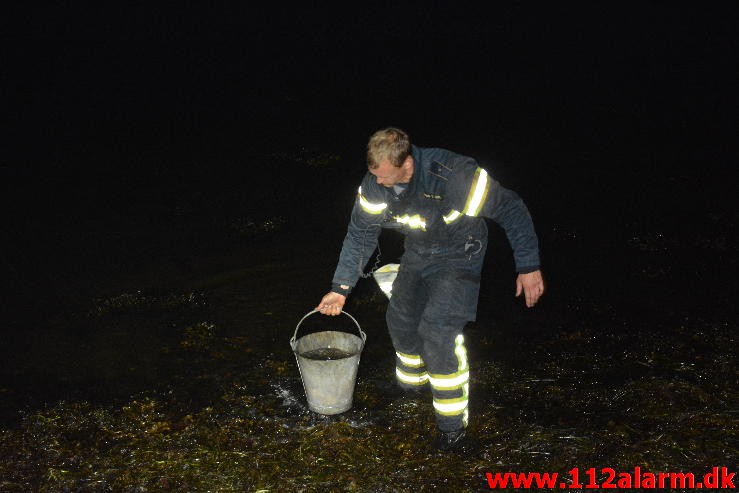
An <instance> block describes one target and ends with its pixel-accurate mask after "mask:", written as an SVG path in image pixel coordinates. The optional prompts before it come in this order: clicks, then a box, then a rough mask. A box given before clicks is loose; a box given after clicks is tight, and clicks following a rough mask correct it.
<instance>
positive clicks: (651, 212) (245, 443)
mask: <svg viewBox="0 0 739 493" xmlns="http://www.w3.org/2000/svg"><path fill="white" fill-rule="evenodd" d="M277 159H283V160H284V159H290V160H292V161H293V165H294V166H298V165H300V166H303V165H305V164H306V161H305V160H302V161H300V162H297V161H299V160H296V159H295V157H294V156H292V157H288V158H285V157H284V156H282V157H278V158H277ZM308 164H309V168H310V169H309V172H310V173H326V175H325V176H326V178H327V182H330V181H331V180H330V178H331V177H333V176H336V175H335V168H332V166H334V165H335V163H333V160H332V158H331V157H330V156H329V157H327V156H326V155H322V156H321V157H320V159H318V160H317V161H314V162H313V164H312V165H311V164H310V163H308ZM352 178H353V177H352ZM675 180H677V183H675V182H674V181H673V183H672V184H671V185H670V186H669V187H665V188H664V189H663V190H662V191H661V193H662V194H663V195H662V196H663V198H665V200H663V201H661V202H659V203H660V204H662V205H660V206H656V207H654V206H653V207H646V205H647V202H646V201H643V202H641V205H639V203H636V202H634V201H633V200H628V201H626V202H625V204H626V205H625V206H624V207H620V206H619V205H618V204H614V205H607V206H602V205H596V203H595V201H593V202H591V203H590V204H574V203H572V199H568V197H566V196H556V195H551V194H550V195H549V196H544V195H541V196H539V195H536V194H535V193H532V190H534V189H535V188H536V186H537V184H538V183H540V182H536V181H535V182H534V183H533V184H531V185H530V187H531V188H530V189H525V190H524V191H523V193H522V195H523V196H524V197H525V198H527V197H528V198H527V202H529V205H530V208H531V209H532V213H533V215H534V217H535V219H536V222H537V229H538V231H539V234H540V238H541V244H542V252H543V258H544V264H545V275H546V280H547V283H548V292H547V294H546V296H545V298H544V299H543V300H542V302H541V303H540V305H539V306H537V307H536V308H535V309H532V310H529V309H526V308H525V307H524V306H523V305H522V303H521V301H520V300H517V299H515V298H514V297H513V292H514V284H513V281H514V276H515V273H514V272H513V267H512V261H511V256H510V251H509V250H508V249H507V245H506V242H505V238H504V236H503V235H502V233H501V232H500V231H499V230H497V229H496V228H495V227H494V226H493V227H492V231H491V246H490V248H489V251H488V259H487V261H486V267H485V272H484V282H483V285H482V293H481V297H480V305H479V314H478V320H477V321H476V322H474V323H471V324H469V326H468V327H467V328H466V330H465V335H466V341H467V345H468V349H469V354H470V365H471V372H472V373H471V374H472V377H471V390H470V392H471V401H470V402H471V404H470V415H471V420H470V427H469V432H470V440H469V441H468V443H467V444H466V445H465V447H464V448H463V449H462V450H460V451H459V452H455V453H451V454H441V453H437V452H434V451H432V450H431V449H430V448H429V447H428V441H429V440H430V439H431V438H432V437H433V432H434V425H433V415H432V411H431V403H430V396H428V395H422V396H420V397H413V396H410V397H407V396H402V395H400V394H398V393H397V391H396V390H395V389H394V386H393V385H392V381H393V371H394V368H393V365H394V358H393V352H392V348H391V345H390V341H389V338H388V335H387V333H386V329H385V325H384V310H385V307H386V303H387V302H386V300H385V298H384V297H383V296H382V294H381V293H380V291H379V290H378V289H377V288H376V287H375V286H374V284H373V283H372V282H371V280H363V281H360V284H359V285H358V287H357V289H356V290H355V292H354V293H353V295H352V297H351V299H350V302H349V303H348V305H347V306H346V310H347V311H348V312H350V313H351V314H352V315H354V316H355V317H356V318H357V320H358V321H359V322H360V324H361V326H362V329H363V330H364V331H365V332H366V333H367V337H368V338H367V344H366V347H365V349H364V351H363V353H362V358H361V363H360V366H359V374H358V378H357V386H356V392H355V398H354V406H353V408H352V409H351V410H350V411H348V412H346V413H344V414H342V415H339V416H333V417H325V416H320V415H317V414H315V413H312V412H311V411H309V410H308V409H307V406H306V401H305V395H304V392H303V388H302V384H301V381H300V376H299V373H298V369H297V365H296V362H295V358H294V355H293V353H292V351H291V349H290V346H289V343H288V341H289V339H290V337H291V336H292V334H293V330H294V329H295V326H296V324H297V322H298V321H299V320H300V318H301V317H302V316H303V315H304V314H306V313H307V312H308V311H310V310H311V309H312V307H313V306H314V305H315V304H316V303H317V302H318V300H319V299H320V296H321V295H322V294H323V293H324V292H325V291H326V289H327V287H328V285H329V282H330V277H331V274H332V272H333V268H334V263H335V260H336V257H337V255H338V250H339V247H340V242H341V238H342V235H343V231H344V230H345V222H346V215H347V213H348V207H350V205H351V195H352V193H353V192H352V190H354V188H353V186H349V183H350V181H351V180H348V179H347V180H344V181H346V183H344V182H343V181H340V183H339V184H338V185H342V187H343V185H346V187H343V188H342V192H341V193H336V194H334V196H332V195H331V194H330V193H324V194H322V195H321V197H322V198H319V199H314V200H312V201H310V197H311V196H310V194H308V193H307V192H305V191H302V192H301V191H299V190H298V191H295V189H291V190H292V191H293V192H295V194H296V196H294V197H291V198H290V200H293V201H294V202H290V203H292V204H300V206H299V207H294V208H286V207H284V206H280V207H278V206H277V205H276V204H277V202H269V201H267V200H262V201H261V202H260V205H259V206H258V207H257V206H255V205H254V204H255V202H248V201H246V202H245V201H244V200H245V199H243V197H241V196H240V195H238V194H236V193H233V192H234V190H235V189H236V188H237V187H228V186H225V185H224V184H223V183H221V188H220V189H218V187H215V188H214V189H215V190H217V191H219V192H220V193H219V194H218V197H220V199H219V200H220V202H217V200H215V198H214V197H215V196H216V194H214V193H211V192H212V190H211V191H208V190H205V191H204V192H203V194H202V196H201V198H200V199H198V198H197V195H196V194H193V193H192V188H187V187H185V186H183V187H181V189H177V190H174V191H173V190H172V189H171V188H170V189H169V192H168V194H167V195H166V196H165V197H164V198H162V196H160V195H157V194H156V193H155V192H154V190H155V189H156V187H152V188H151V190H150V192H151V193H149V194H148V195H147V194H146V193H145V192H139V193H140V194H141V196H140V197H139V199H141V200H136V201H134V202H133V203H132V205H130V206H126V207H118V208H116V209H115V210H116V211H118V212H117V214H115V215H114V214H112V213H110V210H112V209H106V212H101V213H99V216H96V215H95V213H94V212H90V211H91V209H90V207H89V206H90V204H89V203H87V202H81V203H80V204H79V207H78V209H79V210H86V211H88V213H87V214H85V215H84V217H85V219H84V220H82V223H83V224H82V225H77V226H75V227H73V226H72V225H73V223H74V220H72V219H69V218H67V219H65V220H63V221H62V223H61V224H62V226H59V222H58V221H59V220H60V219H59V218H60V217H62V215H61V214H60V215H59V217H54V218H53V220H49V221H46V222H45V223H43V224H45V225H46V226H45V227H40V228H38V229H37V230H34V232H35V233H38V234H39V236H34V238H37V239H34V240H33V241H32V240H24V241H26V242H25V243H23V242H22V241H21V240H19V239H18V238H17V237H14V238H11V239H10V241H11V242H13V241H14V242H15V244H16V246H19V247H21V246H28V245H32V247H31V248H26V249H21V248H19V249H17V250H15V251H14V252H15V253H14V254H13V256H12V257H10V256H9V255H6V258H5V260H4V262H5V266H6V267H7V271H8V272H9V279H10V281H11V284H12V285H13V290H14V296H13V297H12V298H10V300H11V301H12V303H9V305H10V306H6V309H7V314H6V315H4V328H3V337H4V339H5V342H4V344H3V347H2V353H3V354H2V362H3V363H2V374H1V377H2V380H0V411H1V412H0V415H1V416H2V430H0V435H1V436H2V440H0V458H1V459H2V460H0V491H7V492H27V491H49V492H51V491H54V492H57V491H59V492H61V491H90V492H93V491H94V492H98V491H130V492H134V491H135V492H143V491H315V492H324V491H366V492H391V491H392V492H395V491H398V492H404V491H485V490H488V489H489V488H488V483H487V480H486V473H487V472H491V473H495V472H506V471H510V472H527V471H538V472H559V473H561V474H566V473H567V472H568V471H571V470H572V469H573V468H576V467H577V468H580V470H581V471H585V470H586V469H587V468H591V467H594V468H597V478H596V479H597V481H598V482H603V481H605V480H606V479H607V475H606V474H605V473H604V472H602V471H601V468H607V467H608V468H613V469H615V470H616V471H625V472H628V471H633V470H634V468H635V467H637V466H638V467H640V468H642V470H644V471H652V472H661V471H684V472H693V473H696V475H702V474H704V473H705V472H707V471H709V470H710V468H712V467H714V466H719V467H720V466H726V467H729V468H730V469H731V470H733V471H736V467H737V463H739V402H738V400H737V395H738V394H739V393H738V390H739V370H738V369H737V368H738V367H737V342H738V341H737V338H738V336H737V333H738V332H737V320H738V319H737V310H736V307H735V304H734V301H733V296H734V293H736V289H737V280H736V277H735V272H736V267H737V264H736V259H737V255H736V254H737V250H736V248H737V247H736V245H737V239H738V235H737V215H736V211H731V210H724V209H723V208H722V206H721V205H720V203H716V204H714V205H710V201H706V203H705V204H702V205H701V207H699V208H697V209H693V210H692V211H691V215H689V216H687V215H684V214H680V210H681V209H680V207H681V206H680V205H679V201H678V199H677V198H674V197H673V194H672V191H673V188H674V187H677V191H678V192H680V191H681V187H683V188H685V189H687V188H688V187H689V185H688V184H687V183H682V182H680V177H677V178H676V179H675ZM541 181H543V179H541ZM521 182H523V181H521ZM334 183H335V182H334ZM338 185H337V186H338ZM326 187H327V185H324V188H321V189H320V190H323V191H325V190H324V189H325V188H326ZM344 188H346V191H345V192H344V191H343V189H344ZM527 192H528V193H527ZM632 193H633V195H634V197H636V196H637V195H638V192H632ZM596 195H597V194H595V193H593V196H592V197H591V198H593V199H595V197H596ZM675 196H679V193H676V194H675ZM142 197H143V198H142ZM157 197H158V199H157ZM194 197H195V198H194ZM224 197H225V198H224ZM634 197H631V198H632V199H633V198H634ZM626 198H628V197H626ZM144 199H145V200H144ZM273 199H274V200H284V201H287V199H286V198H284V197H276V198H275V197H273ZM545 199H546V200H545ZM586 199H587V197H586ZM303 200H305V202H302V201H303ZM214 201H215V202H217V204H216V205H213V204H214ZM650 203H651V202H650ZM134 204H135V205H134ZM206 204H207V205H206ZM707 204H708V205H707ZM693 205H695V204H693ZM309 206H310V207H313V208H314V209H312V210H314V211H320V213H312V212H311V211H310V210H306V207H309ZM673 206H675V207H673ZM593 208H595V209H596V211H593V210H592V209H593ZM296 210H297V212H296ZM636 211H647V212H646V213H642V214H636V213H635V212H636ZM77 217H79V216H77ZM52 223H54V224H56V226H55V227H49V226H48V225H49V224H52ZM25 228H26V229H25V230H24V231H26V232H31V230H32V227H31V226H25ZM41 245H45V246H41ZM49 245H52V246H49ZM381 245H382V246H383V262H384V261H393V260H396V259H397V256H398V255H399V253H400V244H399V241H398V238H396V237H394V236H392V235H386V236H385V235H384V236H383V238H382V242H381ZM8 251H10V250H8ZM306 325H307V326H309V327H307V328H308V329H311V330H312V329H322V328H329V327H331V328H336V329H339V330H343V329H346V330H352V324H351V322H349V321H348V320H347V319H346V317H340V318H335V319H328V318H324V317H321V316H313V317H310V318H309V319H308V321H307V322H306ZM583 474H584V473H581V479H582V478H583V477H584V476H583ZM563 484H569V483H567V482H565V483H563Z"/></svg>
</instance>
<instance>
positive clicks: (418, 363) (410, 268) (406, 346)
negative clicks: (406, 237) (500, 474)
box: [386, 248, 485, 431]
mask: <svg viewBox="0 0 739 493" xmlns="http://www.w3.org/2000/svg"><path fill="white" fill-rule="evenodd" d="M484 255H485V248H481V249H480V250H479V251H477V252H476V253H475V254H473V255H470V256H466V255H465V254H464V252H463V251H461V250H460V251H458V252H456V254H455V253H454V252H453V253H452V254H449V253H448V252H441V253H438V254H433V253H431V254H428V255H422V254H419V253H416V252H415V251H413V250H408V249H406V253H405V254H404V255H403V258H402V259H401V262H400V270H399V272H398V277H397V278H396V279H395V282H394V283H393V290H392V297H391V298H390V304H389V306H388V310H387V316H386V319H387V325H388V330H389V332H390V337H391V339H392V341H393V345H394V347H395V351H396V377H397V380H398V384H399V385H400V386H401V387H403V388H406V389H419V388H422V387H424V386H427V385H428V386H430V387H431V392H432V395H433V405H434V411H435V413H436V421H437V425H438V427H439V429H440V430H442V431H451V430H456V429H459V428H463V427H465V426H467V421H468V410H467V409H468V400H469V364H468V361H467V351H466V349H465V346H464V338H463V335H462V330H463V329H464V326H465V324H466V323H467V322H468V321H472V320H474V319H475V316H476V313H477V300H478V294H479V290H480V271H481V270H482V261H483V258H484Z"/></svg>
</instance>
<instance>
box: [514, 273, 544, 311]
mask: <svg viewBox="0 0 739 493" xmlns="http://www.w3.org/2000/svg"><path fill="white" fill-rule="evenodd" d="M522 292H523V294H524V296H525V297H526V306H528V307H529V308H531V307H532V306H534V305H535V304H536V302H537V301H539V298H541V295H542V294H544V278H543V277H542V276H541V271H540V270H535V271H534V272H529V273H526V274H519V275H518V278H516V296H517V297H518V296H521V293H522Z"/></svg>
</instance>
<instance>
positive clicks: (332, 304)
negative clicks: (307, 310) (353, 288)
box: [316, 291, 346, 316]
mask: <svg viewBox="0 0 739 493" xmlns="http://www.w3.org/2000/svg"><path fill="white" fill-rule="evenodd" d="M344 303H346V296H344V295H343V294H339V293H334V292H333V291H331V292H330V293H327V294H326V295H325V296H324V297H323V298H322V299H321V302H320V303H319V304H318V306H317V307H316V310H318V311H319V312H321V313H323V314H324V315H331V316H336V315H338V314H339V313H341V309H342V308H344Z"/></svg>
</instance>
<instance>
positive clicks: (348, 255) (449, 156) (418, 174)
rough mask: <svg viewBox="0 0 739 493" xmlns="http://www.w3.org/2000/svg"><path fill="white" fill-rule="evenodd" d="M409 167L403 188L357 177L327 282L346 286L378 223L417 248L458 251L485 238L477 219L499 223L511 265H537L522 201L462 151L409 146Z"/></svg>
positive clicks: (372, 243) (372, 244)
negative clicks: (344, 230)
mask: <svg viewBox="0 0 739 493" xmlns="http://www.w3.org/2000/svg"><path fill="white" fill-rule="evenodd" d="M412 155H413V161H414V171H413V176H412V178H411V181H410V183H409V184H408V187H407V189H406V190H405V191H403V192H401V194H400V195H397V194H396V192H395V190H394V189H393V188H392V187H390V188H386V187H384V186H382V185H378V184H377V181H376V178H375V176H374V175H372V174H371V173H369V172H368V173H367V175H366V176H365V177H364V179H363V180H362V185H361V187H360V188H359V191H358V193H357V198H356V200H355V203H354V208H353V210H352V214H351V220H350V222H349V228H348V232H347V234H346V237H345V238H344V244H343V247H342V249H341V254H340V256H339V263H338V266H337V268H336V272H335V273H334V278H333V288H334V290H337V291H338V286H339V285H347V286H350V287H353V286H355V285H356V282H357V279H359V276H360V275H361V274H362V269H364V266H365V264H366V263H367V261H368V260H369V258H370V256H371V255H372V253H373V252H374V250H375V248H376V247H377V239H378V237H379V234H380V229H381V228H392V229H398V230H400V231H401V232H402V233H404V234H405V235H406V239H405V248H406V250H408V249H411V250H414V251H416V252H417V253H419V254H422V255H423V254H441V255H452V256H457V255H458V256H463V255H464V254H465V244H468V243H469V242H470V241H474V240H480V241H482V242H485V241H486V240H487V226H486V224H485V221H484V220H483V217H487V218H490V219H492V220H493V221H495V222H496V223H498V224H500V225H501V226H502V227H503V229H504V230H505V233H506V236H507V237H508V241H509V242H510V244H511V246H512V248H513V256H514V260H515V263H516V270H517V271H518V272H520V273H525V272H533V271H535V270H537V269H538V268H539V246H538V240H537V237H536V232H535V231H534V225H533V222H532V221H531V215H530V214H529V211H528V209H527V208H526V205H525V204H524V203H523V201H522V200H521V198H520V197H519V196H518V195H517V194H516V193H515V192H513V191H511V190H508V189H506V188H503V187H502V186H501V185H500V183H498V182H497V181H495V180H494V179H493V178H492V177H491V176H490V175H489V174H488V173H487V171H486V170H484V169H483V168H481V167H479V166H478V164H477V162H476V161H475V160H474V159H472V158H469V157H466V156H462V155H459V154H455V153H453V152H450V151H447V150H445V149H436V148H421V147H416V146H412Z"/></svg>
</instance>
